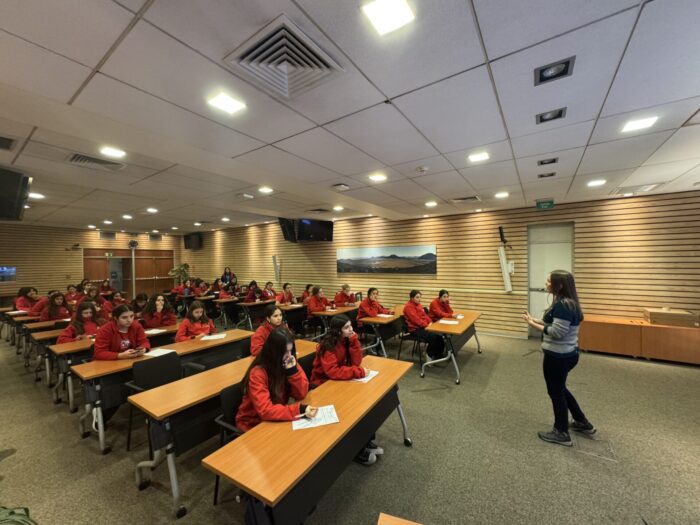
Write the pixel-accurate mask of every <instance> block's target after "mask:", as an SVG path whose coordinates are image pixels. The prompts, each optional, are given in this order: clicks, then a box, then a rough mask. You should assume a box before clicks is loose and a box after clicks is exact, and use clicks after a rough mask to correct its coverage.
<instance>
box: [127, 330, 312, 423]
mask: <svg viewBox="0 0 700 525" xmlns="http://www.w3.org/2000/svg"><path fill="white" fill-rule="evenodd" d="M296 347H297V357H298V358H302V357H304V356H307V355H309V354H313V353H314V352H315V351H316V343H314V342H312V341H304V340H299V341H296ZM252 362H253V356H248V357H244V358H243V359H239V360H238V361H234V362H233V363H227V364H225V365H222V366H217V367H216V368H212V369H211V370H205V371H204V372H200V373H199V374H195V375H193V376H189V377H185V378H183V379H180V380H179V381H174V382H172V383H168V384H167V385H163V386H160V387H158V388H153V389H151V390H147V391H146V392H140V393H138V394H134V395H133V396H130V397H129V403H131V404H132V405H134V406H136V407H138V408H139V409H141V410H142V411H143V412H145V413H146V414H148V415H149V416H151V417H152V418H153V419H157V420H159V421H162V420H163V419H165V418H167V417H169V416H171V415H173V414H176V413H178V412H181V411H183V410H185V409H187V408H189V407H191V406H194V405H197V404H199V403H201V402H203V401H206V400H207V399H211V398H212V397H216V396H218V395H219V393H220V392H221V391H222V390H223V389H224V388H226V387H228V386H231V385H235V384H236V383H240V382H241V381H242V380H243V376H245V373H246V372H247V371H248V367H250V364H251V363H252Z"/></svg>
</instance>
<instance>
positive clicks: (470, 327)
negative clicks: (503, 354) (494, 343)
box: [420, 310, 481, 385]
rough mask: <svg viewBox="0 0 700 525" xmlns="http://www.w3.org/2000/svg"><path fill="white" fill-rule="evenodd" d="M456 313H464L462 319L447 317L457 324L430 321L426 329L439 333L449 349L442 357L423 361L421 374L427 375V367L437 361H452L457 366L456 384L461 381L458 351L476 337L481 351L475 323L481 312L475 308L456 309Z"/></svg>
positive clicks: (478, 348)
mask: <svg viewBox="0 0 700 525" xmlns="http://www.w3.org/2000/svg"><path fill="white" fill-rule="evenodd" d="M454 315H462V316H464V317H462V319H447V321H457V324H446V323H441V322H440V321H435V322H434V323H430V324H429V325H428V326H427V327H426V328H425V330H426V331H427V332H431V333H434V334H439V335H441V336H442V338H443V340H444V341H445V349H446V350H447V355H446V356H445V357H442V358H440V359H433V360H432V361H430V360H428V361H426V362H425V363H423V366H422V367H421V371H420V376H421V377H425V367H426V366H432V365H434V364H435V363H443V362H445V361H449V360H451V361H452V365H453V366H454V368H455V373H456V374H457V379H455V384H457V385H458V384H459V383H460V373H459V367H458V366H457V359H456V358H455V356H456V354H457V352H458V351H459V350H460V349H461V348H462V347H463V346H464V345H465V344H467V341H469V339H471V338H472V336H473V337H474V339H475V340H476V347H477V352H478V353H481V343H479V337H478V336H477V335H476V326H475V323H476V321H477V320H478V319H479V317H481V312H476V311H473V310H455V311H454Z"/></svg>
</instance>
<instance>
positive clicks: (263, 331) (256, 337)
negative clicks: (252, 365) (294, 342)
mask: <svg viewBox="0 0 700 525" xmlns="http://www.w3.org/2000/svg"><path fill="white" fill-rule="evenodd" d="M278 328H283V329H287V330H288V328H287V326H286V325H285V324H284V317H283V316H282V310H280V309H279V307H278V306H277V305H274V304H268V305H267V306H266V307H265V322H263V323H261V324H260V326H258V329H257V330H255V333H254V334H253V337H252V338H251V340H250V353H251V355H258V354H259V353H260V351H261V350H262V347H263V345H264V344H265V341H267V338H268V337H270V334H271V333H272V332H274V331H275V330H277V329H278ZM290 336H291V337H294V334H292V333H291V332H290Z"/></svg>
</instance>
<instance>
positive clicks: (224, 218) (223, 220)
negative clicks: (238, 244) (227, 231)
mask: <svg viewBox="0 0 700 525" xmlns="http://www.w3.org/2000/svg"><path fill="white" fill-rule="evenodd" d="M230 220H231V219H229V218H228V217H221V222H228V221H230Z"/></svg>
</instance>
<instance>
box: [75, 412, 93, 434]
mask: <svg viewBox="0 0 700 525" xmlns="http://www.w3.org/2000/svg"><path fill="white" fill-rule="evenodd" d="M91 415H92V403H85V413H84V414H83V415H82V416H80V419H79V420H78V433H79V434H80V437H81V438H83V439H85V438H86V437H90V434H91V432H90V431H89V430H88V429H86V428H85V420H86V419H87V418H88V417H90V416H91Z"/></svg>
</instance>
